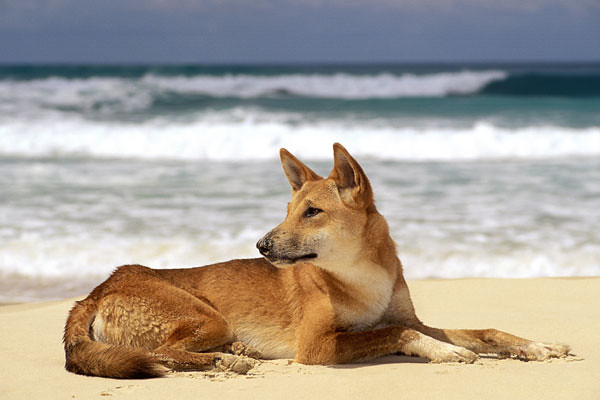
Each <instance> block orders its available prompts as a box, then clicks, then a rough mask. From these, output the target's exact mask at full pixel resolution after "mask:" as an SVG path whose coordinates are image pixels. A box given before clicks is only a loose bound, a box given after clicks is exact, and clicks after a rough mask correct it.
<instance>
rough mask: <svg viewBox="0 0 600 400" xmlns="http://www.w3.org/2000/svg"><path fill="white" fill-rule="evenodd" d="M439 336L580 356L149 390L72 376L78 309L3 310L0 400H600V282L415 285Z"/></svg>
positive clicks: (346, 370)
mask: <svg viewBox="0 0 600 400" xmlns="http://www.w3.org/2000/svg"><path fill="white" fill-rule="evenodd" d="M409 286H410V288H411V291H412V296H413V300H414V302H415V307H416V309H417V312H418V314H419V316H420V317H421V319H422V320H424V321H425V322H427V323H429V324H430V325H433V326H440V327H448V328H451V327H455V328H459V327H463V328H488V327H494V328H498V329H502V330H505V331H508V332H511V333H514V334H517V335H521V336H524V337H527V338H530V339H535V340H539V341H554V342H562V343H568V344H570V345H571V347H572V349H573V350H572V352H573V353H574V354H575V355H574V356H571V357H569V358H567V359H560V360H553V361H550V362H522V361H516V360H498V359H495V358H482V359H481V360H480V361H478V362H476V363H475V364H474V365H462V364H429V363H427V362H426V360H423V359H420V358H411V357H401V356H388V357H384V358H380V359H378V360H375V361H373V362H369V363H364V364H354V365H343V366H306V365H301V364H297V363H294V362H292V361H290V360H276V361H265V362H263V363H262V364H261V365H260V366H259V367H257V368H256V369H255V370H254V371H252V372H251V373H250V374H249V375H246V376H237V375H230V374H227V373H201V372H197V373H196V372H195V373H172V374H170V375H168V376H167V377H165V378H159V379H152V380H137V381H136V380H115V379H106V378H95V377H84V376H78V375H74V374H71V373H68V372H66V371H65V370H64V368H63V363H64V354H63V349H62V345H61V337H62V329H63V326H64V322H65V318H66V315H67V312H68V310H69V308H70V307H71V305H72V303H73V301H74V300H73V299H71V300H66V301H60V302H51V303H39V304H22V305H6V306H2V307H0V359H1V361H2V370H1V372H0V399H4V400H8V399H94V398H97V399H102V398H110V397H113V398H124V399H125V398H131V399H149V400H153V399H161V400H162V399H184V400H185V399H194V400H198V399H217V398H218V399H227V398H234V399H255V398H257V399H285V400H291V399H316V398H329V399H337V398H348V399H354V398H367V399H388V398H389V399H392V398H393V399H403V398H408V399H433V398H436V399H437V398H439V399H486V400H488V399H513V400H517V399H577V400H582V399H600V343H599V341H600V336H599V335H600V278H581V279H576V278H572V279H525V280H498V279H466V280H427V281H412V282H409Z"/></svg>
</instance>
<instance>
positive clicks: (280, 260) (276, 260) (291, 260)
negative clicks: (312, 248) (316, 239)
mask: <svg viewBox="0 0 600 400" xmlns="http://www.w3.org/2000/svg"><path fill="white" fill-rule="evenodd" d="M317 257H318V254H317V253H308V254H304V255H301V256H298V257H281V256H279V257H274V256H268V255H267V256H265V258H267V260H269V261H270V262H272V263H273V264H284V265H292V264H296V263H298V262H302V261H308V260H312V259H314V258H317Z"/></svg>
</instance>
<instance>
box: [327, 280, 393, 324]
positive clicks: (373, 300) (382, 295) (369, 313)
mask: <svg viewBox="0 0 600 400" xmlns="http://www.w3.org/2000/svg"><path fill="white" fill-rule="evenodd" d="M392 291H393V283H391V282H389V281H383V282H377V284H375V285H372V286H369V287H368V289H366V290H365V289H362V290H361V292H360V294H361V296H357V297H354V298H349V299H346V301H340V302H334V303H333V306H334V309H335V313H336V317H337V323H338V326H339V327H340V328H341V329H344V330H347V331H362V330H365V329H368V328H370V327H373V326H374V325H376V324H377V323H378V322H379V321H380V320H381V318H382V317H383V315H384V313H385V311H386V310H387V308H388V306H389V304H390V301H391V298H392Z"/></svg>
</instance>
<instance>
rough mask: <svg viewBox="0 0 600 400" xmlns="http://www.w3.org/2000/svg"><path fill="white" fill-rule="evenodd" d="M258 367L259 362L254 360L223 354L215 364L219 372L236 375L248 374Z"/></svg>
mask: <svg viewBox="0 0 600 400" xmlns="http://www.w3.org/2000/svg"><path fill="white" fill-rule="evenodd" d="M256 365H258V361H256V360H254V359H252V358H249V357H244V356H235V355H231V354H223V355H222V356H220V357H219V359H218V360H217V361H216V363H215V367H216V369H217V370H220V371H225V372H235V373H236V374H246V373H248V371H250V370H251V369H252V368H254V367H255V366H256Z"/></svg>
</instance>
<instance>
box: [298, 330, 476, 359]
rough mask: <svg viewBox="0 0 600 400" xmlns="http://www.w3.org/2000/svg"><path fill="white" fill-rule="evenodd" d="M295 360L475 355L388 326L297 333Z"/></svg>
mask: <svg viewBox="0 0 600 400" xmlns="http://www.w3.org/2000/svg"><path fill="white" fill-rule="evenodd" d="M300 336H301V337H300V338H299V343H298V346H297V352H296V360H297V361H298V362H301V363H304V364H342V363H350V362H358V361H365V360H370V359H373V358H377V357H380V356H384V355H387V354H393V353H398V352H402V353H404V354H407V355H415V356H419V357H424V358H428V359H429V360H431V361H433V362H464V363H472V362H474V361H475V360H477V359H478V356H477V355H476V354H475V353H473V352H471V351H469V350H467V349H465V348H463V347H458V346H454V345H452V344H449V343H444V342H441V341H439V340H436V339H434V338H432V337H429V336H426V335H424V334H422V333H420V332H418V331H416V330H413V329H409V328H406V327H403V326H390V327H386V328H382V329H375V330H369V331H364V332H318V331H317V332H315V330H314V329H313V330H312V332H311V333H310V334H307V335H300Z"/></svg>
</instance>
